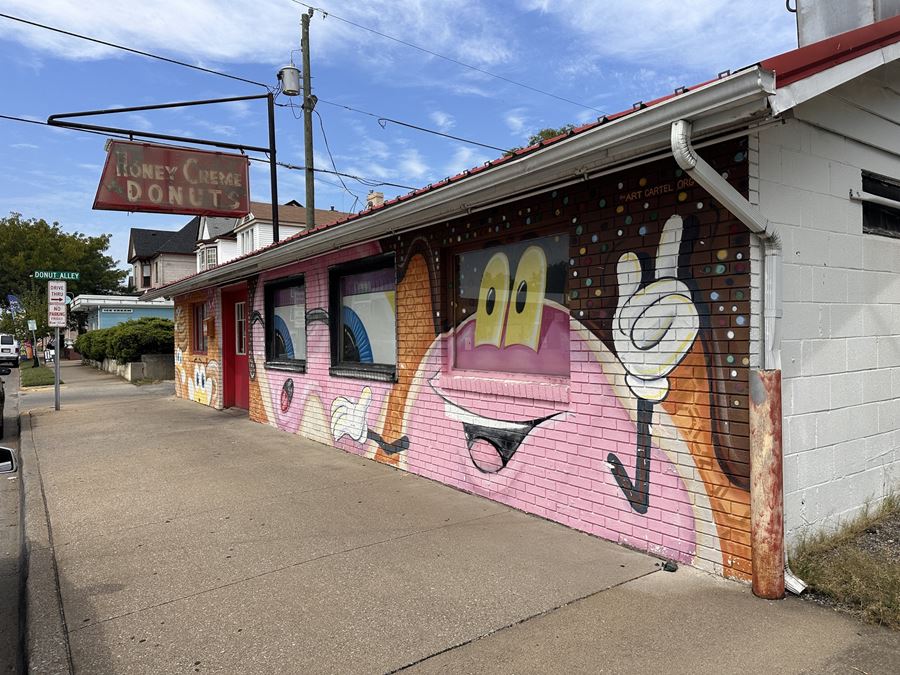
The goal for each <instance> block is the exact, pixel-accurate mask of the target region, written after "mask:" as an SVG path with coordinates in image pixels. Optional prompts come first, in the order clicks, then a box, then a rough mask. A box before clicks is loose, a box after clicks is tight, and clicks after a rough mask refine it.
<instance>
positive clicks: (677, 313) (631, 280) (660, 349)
mask: <svg viewBox="0 0 900 675" xmlns="http://www.w3.org/2000/svg"><path fill="white" fill-rule="evenodd" d="M681 227H682V220H681V217H680V216H672V217H671V218H669V219H668V220H667V221H666V224H665V226H664V227H663V231H662V235H661V236H660V240H659V248H658V249H657V253H656V274H655V276H656V280H655V281H653V282H651V283H649V284H647V285H646V286H644V287H643V288H641V286H640V283H641V277H642V272H643V270H642V268H641V262H640V260H639V259H638V257H637V256H636V255H635V254H634V253H625V254H623V255H622V257H620V258H619V263H618V265H617V267H616V273H617V275H618V282H619V305H618V307H617V308H616V313H615V315H614V316H613V342H614V343H615V346H616V352H617V354H618V358H619V361H621V363H622V365H623V366H624V368H625V370H626V371H627V372H628V374H627V375H626V376H625V381H626V383H627V384H628V388H629V389H631V391H632V392H633V393H634V395H635V396H637V397H638V398H639V399H644V400H647V401H652V402H654V403H658V402H659V401H662V400H663V399H664V398H665V397H666V394H668V392H669V380H668V375H669V373H671V372H672V370H673V369H674V368H675V367H676V366H677V365H678V364H679V363H680V362H681V360H682V359H683V358H684V357H685V355H686V354H687V353H688V351H690V349H691V347H692V346H693V344H694V340H695V339H696V337H697V331H698V329H699V327H700V320H699V318H698V315H697V308H696V307H695V306H694V302H693V300H692V299H691V291H690V289H689V288H688V287H687V286H686V285H685V284H684V282H682V281H679V279H678V254H679V249H680V247H681Z"/></svg>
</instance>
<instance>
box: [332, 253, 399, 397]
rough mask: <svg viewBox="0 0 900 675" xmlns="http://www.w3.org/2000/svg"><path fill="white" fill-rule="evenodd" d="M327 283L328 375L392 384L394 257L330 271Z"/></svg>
mask: <svg viewBox="0 0 900 675" xmlns="http://www.w3.org/2000/svg"><path fill="white" fill-rule="evenodd" d="M330 282H331V311H330V313H331V325H332V334H331V342H332V344H331V355H332V359H331V363H332V374H335V375H344V374H346V375H354V376H358V375H360V373H362V374H368V375H369V376H371V377H374V378H378V379H393V377H394V375H395V371H396V365H397V305H396V271H395V269H394V259H393V256H386V257H385V256H379V257H378V258H373V259H368V260H365V261H359V262H355V263H352V264H349V265H342V266H340V267H337V268H333V269H332V270H331V274H330Z"/></svg>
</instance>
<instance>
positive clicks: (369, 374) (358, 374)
mask: <svg viewBox="0 0 900 675" xmlns="http://www.w3.org/2000/svg"><path fill="white" fill-rule="evenodd" d="M328 374H329V375H331V376H332V377H346V378H352V379H356V380H375V381H377V382H396V381H397V369H396V368H395V367H394V366H376V365H370V366H363V365H340V366H331V367H330V368H329V369H328Z"/></svg>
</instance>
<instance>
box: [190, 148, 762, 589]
mask: <svg viewBox="0 0 900 675" xmlns="http://www.w3.org/2000/svg"><path fill="white" fill-rule="evenodd" d="M708 154H711V155H713V154H716V153H713V152H710V151H708ZM717 160H718V163H719V166H720V167H721V168H722V170H723V172H724V173H726V174H727V176H728V178H729V180H731V181H732V182H733V183H734V184H735V186H736V187H738V188H739V189H741V190H746V184H745V183H746V153H745V150H744V148H743V146H742V144H741V143H740V142H734V143H730V144H727V145H723V146H720V147H719V148H718V157H717ZM664 229H665V230H666V231H668V232H669V233H670V234H669V235H666V234H664ZM675 230H677V234H678V237H679V241H678V242H676V243H675V244H672V246H674V247H675V248H674V249H671V247H670V248H669V249H666V247H665V246H663V247H662V249H661V248H660V243H661V241H663V240H664V239H665V238H666V237H667V236H671V233H672V232H674V231H675ZM547 235H550V236H551V237H552V236H557V237H562V238H563V239H562V241H563V242H564V245H566V241H567V247H568V253H569V259H568V260H566V261H565V262H564V265H563V266H564V267H565V270H564V275H565V286H564V293H565V295H564V298H561V301H562V302H551V301H549V300H546V301H545V302H544V307H545V309H544V315H543V316H544V317H545V319H546V317H550V316H557V317H558V316H559V314H558V313H559V312H562V313H563V316H565V317H566V318H565V319H564V323H563V325H568V330H567V333H568V339H567V344H568V356H567V359H568V360H567V364H568V374H567V375H552V376H531V375H527V374H522V373H516V372H502V371H497V372H484V371H472V370H460V369H458V368H456V367H455V366H454V358H455V356H454V354H455V352H454V350H455V349H457V348H458V347H455V346H454V345H457V344H459V343H458V342H455V340H456V337H457V333H458V332H459V331H462V330H463V328H464V326H465V320H464V317H471V316H473V314H474V313H475V308H476V305H475V304H474V302H475V301H474V300H473V301H471V303H470V304H468V305H467V304H466V302H465V301H463V300H461V299H459V298H460V294H459V290H460V289H459V288H458V286H461V285H462V284H463V282H462V280H461V270H458V269H457V265H462V263H461V262H458V261H460V260H462V258H458V257H457V256H459V255H464V254H465V253H466V252H467V251H477V250H478V249H480V248H483V247H485V246H487V247H500V249H502V248H503V247H504V246H506V245H507V243H508V242H516V241H526V242H527V241H530V240H531V239H530V238H533V237H538V238H539V237H546V236H547ZM526 245H527V244H526ZM551 246H552V244H551ZM520 248H521V247H520ZM500 249H498V250H500ZM663 250H666V251H669V253H670V254H671V253H672V251H673V250H674V251H675V253H674V255H669V256H668V257H666V256H663V255H662V251H663ZM382 252H393V253H394V254H395V257H396V264H397V271H398V285H397V293H396V312H397V335H398V342H397V381H396V382H378V381H368V380H363V379H359V378H356V377H334V376H331V375H329V366H330V365H331V347H330V341H329V339H330V338H329V326H328V324H327V323H326V322H323V321H314V322H310V323H308V324H307V363H306V372H305V373H299V372H292V371H287V370H279V369H276V368H267V367H266V366H265V332H264V327H263V325H262V322H259V321H257V322H255V323H254V325H253V329H252V339H251V345H252V351H253V356H252V358H253V362H254V363H253V365H252V366H251V378H252V379H251V384H250V387H251V396H250V399H251V402H250V415H251V418H252V419H254V420H256V421H260V422H266V423H268V424H271V425H274V426H276V427H278V428H280V429H283V430H285V431H287V432H289V433H298V434H301V435H303V436H306V437H308V438H311V439H314V440H317V441H320V442H323V443H328V444H331V445H335V446H337V447H339V448H341V449H343V450H345V451H347V452H353V453H356V454H360V455H364V456H367V457H371V458H373V459H376V460H378V461H383V462H387V463H390V464H393V465H395V466H397V467H398V468H401V469H405V470H408V471H412V472H414V473H417V474H420V475H423V476H428V477H430V478H433V479H435V480H439V481H441V482H443V483H446V484H448V485H451V486H454V487H456V488H459V489H462V490H465V491H468V492H472V493H475V494H480V495H483V496H485V497H488V498H490V499H493V500H496V501H499V502H502V503H504V504H508V505H510V506H513V507H515V508H519V509H522V510H524V511H527V512H529V513H533V514H536V515H539V516H542V517H546V518H549V519H552V520H555V521H558V522H560V523H563V524H565V525H568V526H571V527H574V528H577V529H579V530H583V531H585V532H589V533H591V534H595V535H598V536H601V537H604V538H607V539H611V540H613V541H616V542H621V543H624V544H627V545H630V546H633V547H636V548H639V549H643V550H647V551H650V552H652V553H656V554H658V555H661V556H664V557H667V558H672V559H675V560H678V561H681V562H684V563H688V564H693V565H697V566H700V567H704V568H708V569H713V570H716V571H718V572H721V573H724V574H726V575H729V576H734V577H739V578H748V576H749V572H750V564H749V557H750V552H749V546H748V542H749V539H748V532H749V507H748V504H749V493H748V492H747V482H746V481H747V464H746V452H747V448H748V445H747V387H746V382H747V366H748V363H749V359H748V357H749V354H748V349H749V323H750V322H749V320H748V312H749V299H750V297H749V296H750V289H749V285H750V283H749V279H750V276H749V267H748V265H749V263H748V262H747V261H748V260H749V239H748V235H747V233H746V232H745V231H744V229H743V228H742V226H740V225H739V223H737V221H736V220H735V219H734V218H733V217H732V216H731V215H730V214H729V213H728V212H727V211H725V210H724V209H722V207H721V206H719V205H717V204H715V203H714V202H712V201H711V200H710V198H709V196H708V195H706V194H705V193H703V192H702V191H701V190H700V189H699V188H697V187H696V186H694V185H693V184H692V183H691V182H690V181H688V180H685V179H684V177H683V176H680V174H679V172H678V171H677V169H676V168H675V167H674V164H672V163H671V162H660V163H658V164H655V165H651V166H649V167H643V168H639V169H633V170H631V171H628V172H625V173H623V174H621V175H618V176H613V177H608V178H603V179H598V180H595V181H590V182H587V183H583V184H580V185H576V186H573V187H570V188H566V189H560V190H554V191H548V193H546V194H545V195H541V196H538V197H534V198H531V199H529V200H525V201H522V202H519V203H512V204H508V205H504V206H502V207H497V208H495V209H492V210H490V211H487V212H484V213H480V214H478V215H477V217H475V216H473V217H465V218H460V219H458V220H455V221H451V222H447V223H444V224H440V225H437V226H434V227H432V228H430V229H428V230H426V231H423V232H418V233H413V234H410V235H405V236H403V237H391V238H388V239H385V240H384V241H382V242H380V243H378V244H366V245H361V246H357V247H355V248H351V249H346V250H344V251H341V252H339V253H335V254H331V255H326V256H321V257H319V258H315V259H313V260H308V261H303V262H298V263H296V264H294V265H290V266H288V267H284V268H280V269H278V270H272V271H269V272H266V273H263V274H261V275H260V277H259V279H258V280H257V281H256V283H251V284H250V289H251V305H252V307H253V309H254V310H255V311H256V312H259V316H260V317H265V306H264V305H265V303H264V296H265V292H264V289H265V284H266V283H267V282H270V281H274V280H277V279H280V278H284V277H288V276H294V275H303V278H304V281H305V285H306V302H307V305H306V309H307V311H310V310H315V309H321V310H325V311H328V309H329V303H328V269H329V268H330V267H331V266H333V265H336V264H340V263H343V262H346V261H351V260H357V259H364V258H367V257H370V256H372V255H375V254H379V253H382ZM630 255H632V256H633V257H629V256H630ZM623 261H624V264H626V265H627V264H631V263H629V261H636V262H633V264H634V265H637V266H638V267H637V269H638V270H640V269H641V268H643V275H640V274H638V275H637V276H635V277H634V282H635V283H634V288H633V289H632V291H631V292H633V295H631V296H626V294H625V293H626V291H625V290H624V289H625V288H626V286H627V284H626V282H627V281H628V279H629V277H628V276H627V274H625V273H623V271H622V269H623V268H622V267H621V265H622V264H623ZM667 265H670V266H671V267H672V268H673V269H672V270H669V271H666V270H668V267H667ZM464 271H465V272H466V273H468V270H464ZM558 272H559V269H557V270H556V272H554V273H558ZM623 274H624V276H623ZM482 283H484V282H483V281H482ZM654 284H656V285H654ZM655 289H658V290H655ZM673 289H674V290H673ZM513 290H515V289H513ZM654 293H656V295H653V294H654ZM674 296H677V297H674ZM628 297H631V298H632V302H633V304H639V303H641V302H645V303H646V305H647V307H646V308H645V309H647V311H646V312H644V313H643V314H640V315H639V316H638V318H637V319H634V321H635V322H636V323H633V324H629V325H628V330H632V332H631V333H628V330H625V331H624V332H623V331H622V330H621V329H622V326H623V325H624V324H625V323H626V318H624V317H626V314H627V312H626V311H625V309H623V303H625V300H626V299H628ZM185 302H186V300H181V299H180V300H179V304H178V306H179V307H181V306H182V305H183V304H184V303H185ZM688 305H690V307H687V306H688ZM510 307H512V305H510ZM673 307H675V309H673ZM463 310H465V312H464V311H463ZM466 312H468V313H466ZM510 312H512V309H510ZM648 312H649V313H648ZM667 312H669V314H667ZM672 312H686V314H679V315H678V316H680V317H683V316H689V317H692V320H693V321H694V323H695V326H696V328H695V330H693V332H691V331H690V330H687V329H685V330H687V332H683V333H682V334H679V335H674V333H673V331H674V330H675V329H674V328H672V327H671V326H672V325H675V324H677V321H678V320H681V319H678V318H677V317H676V318H675V319H672V317H673V316H675V314H671V313H672ZM636 316H637V315H636ZM648 317H649V318H650V319H652V322H651V323H653V322H655V323H653V325H650V326H649V327H648V326H647V325H644V324H640V321H641V320H645V319H648ZM671 321H675V324H671V325H670V323H671ZM667 322H669V323H667ZM473 325H474V324H473ZM505 330H507V331H508V330H510V329H509V328H508V327H507V328H506V329H505ZM633 331H638V333H640V331H643V333H640V334H641V335H643V336H645V337H644V338H642V339H650V338H647V337H646V336H648V335H649V336H651V337H653V336H656V335H660V336H662V337H661V338H660V343H659V344H660V345H663V346H664V347H665V346H666V345H669V346H670V347H665V349H663V348H662V347H661V348H660V349H661V351H662V353H664V354H668V353H669V352H666V349H670V350H671V355H672V358H671V359H670V360H671V368H669V369H668V370H666V369H665V368H663V370H665V372H664V373H663V374H662V375H661V377H660V378H658V379H656V380H654V379H653V378H652V377H649V376H648V377H645V379H643V380H640V382H643V383H644V384H646V383H647V382H651V384H653V386H659V383H660V381H662V380H665V383H666V384H665V386H666V387H668V391H667V393H666V394H664V395H657V394H653V393H648V391H649V390H645V389H642V388H641V387H642V386H643V385H641V384H640V382H638V380H636V379H634V378H635V376H634V373H635V372H643V371H641V369H642V368H644V367H645V366H647V365H648V364H649V363H650V362H651V361H652V360H653V359H652V357H651V356H647V357H646V358H645V357H644V356H643V354H644V353H645V352H641V351H640V350H636V348H632V347H629V346H628V345H629V344H630V343H628V342H627V340H634V341H637V340H638V339H639V338H638V337H635V336H636V335H638V333H635V332H633ZM219 332H220V331H219ZM542 335H543V334H542ZM623 336H624V337H623ZM676 338H677V339H676ZM688 338H689V339H688ZM542 339H543V338H542ZM653 339H656V338H653ZM623 340H624V341H623ZM642 344H643V343H642ZM541 349H543V347H541V348H538V349H537V350H536V353H537V355H538V356H541V354H542V352H541ZM629 350H630V351H629ZM646 353H647V354H650V352H646ZM188 358H190V359H191V360H192V361H193V360H194V357H193V356H190V357H189V356H188V355H187V354H186V355H185V363H187V362H188ZM548 358H549V357H548ZM628 373H632V378H631V379H630V380H627V379H626V375H628ZM642 377H643V376H642ZM654 377H655V376H654ZM288 381H291V383H292V384H290V385H288V384H286V383H287V382H288ZM180 395H183V394H182V393H181V392H180ZM218 400H219V401H221V397H219V398H218ZM219 405H221V403H219ZM640 410H642V411H643V412H639V411H640ZM641 420H643V423H644V425H645V426H646V429H647V431H646V434H645V435H642V434H641V433H640V429H641V428H642V427H641V424H642V422H641ZM373 438H375V439H381V440H383V442H384V443H382V444H379V442H378V441H377V440H372V439H373ZM642 438H644V439H645V440H644V441H642V440H641V439H642ZM395 442H400V443H401V446H402V447H406V448H407V449H405V450H402V451H400V452H386V451H385V447H388V448H390V447H391V446H390V445H386V444H391V443H395ZM404 443H405V444H408V445H402V444H404ZM642 443H643V445H642ZM396 447H400V446H394V448H396ZM501 449H503V451H504V452H506V453H507V455H508V457H507V461H506V462H505V464H504V465H503V466H500V464H496V466H494V465H491V466H490V467H489V468H490V469H491V470H490V471H486V470H485V467H486V466H488V461H487V460H486V459H485V458H488V459H489V460H492V461H495V462H498V461H499V460H498V457H500V456H501V455H502V454H503V453H502V452H501ZM643 452H646V453H647V456H648V458H649V485H648V487H647V488H646V497H645V499H644V503H643V504H642V502H641V498H640V489H639V486H640V485H641V484H642V483H641V481H640V480H639V472H638V466H639V464H640V462H639V457H640V456H641V455H642V453H643ZM613 458H616V459H617V460H618V461H619V462H620V463H621V466H622V467H623V469H624V475H625V476H627V479H625V482H623V481H622V479H621V477H620V479H619V480H617V479H616V477H615V475H614V471H613V465H614V463H613V461H612V459H613ZM629 485H630V486H631V487H632V488H633V490H632V492H631V493H629V492H628V490H627V489H626V488H627V487H628V486H629ZM629 494H630V497H629ZM635 495H638V496H637V497H635Z"/></svg>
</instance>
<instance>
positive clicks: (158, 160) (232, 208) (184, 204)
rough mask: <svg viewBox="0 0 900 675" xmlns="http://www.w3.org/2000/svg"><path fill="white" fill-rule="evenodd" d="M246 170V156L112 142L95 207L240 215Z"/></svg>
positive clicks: (245, 199) (246, 207)
mask: <svg viewBox="0 0 900 675" xmlns="http://www.w3.org/2000/svg"><path fill="white" fill-rule="evenodd" d="M249 174H250V161H249V159H247V157H246V156H244V155H233V154H227V153H223V152H208V151H204V150H194V149H191V148H179V147H174V146H170V145H157V144H153V143H138V142H134V141H119V140H110V141H107V156H106V164H105V165H104V167H103V175H102V176H101V177H100V186H99V187H98V188H97V196H96V197H95V198H94V208H95V209H106V210H111V211H141V212H147V213H179V214H184V215H191V216H220V217H224V218H239V217H242V216H245V215H247V214H248V213H249V212H250V199H249V184H248V182H249Z"/></svg>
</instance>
